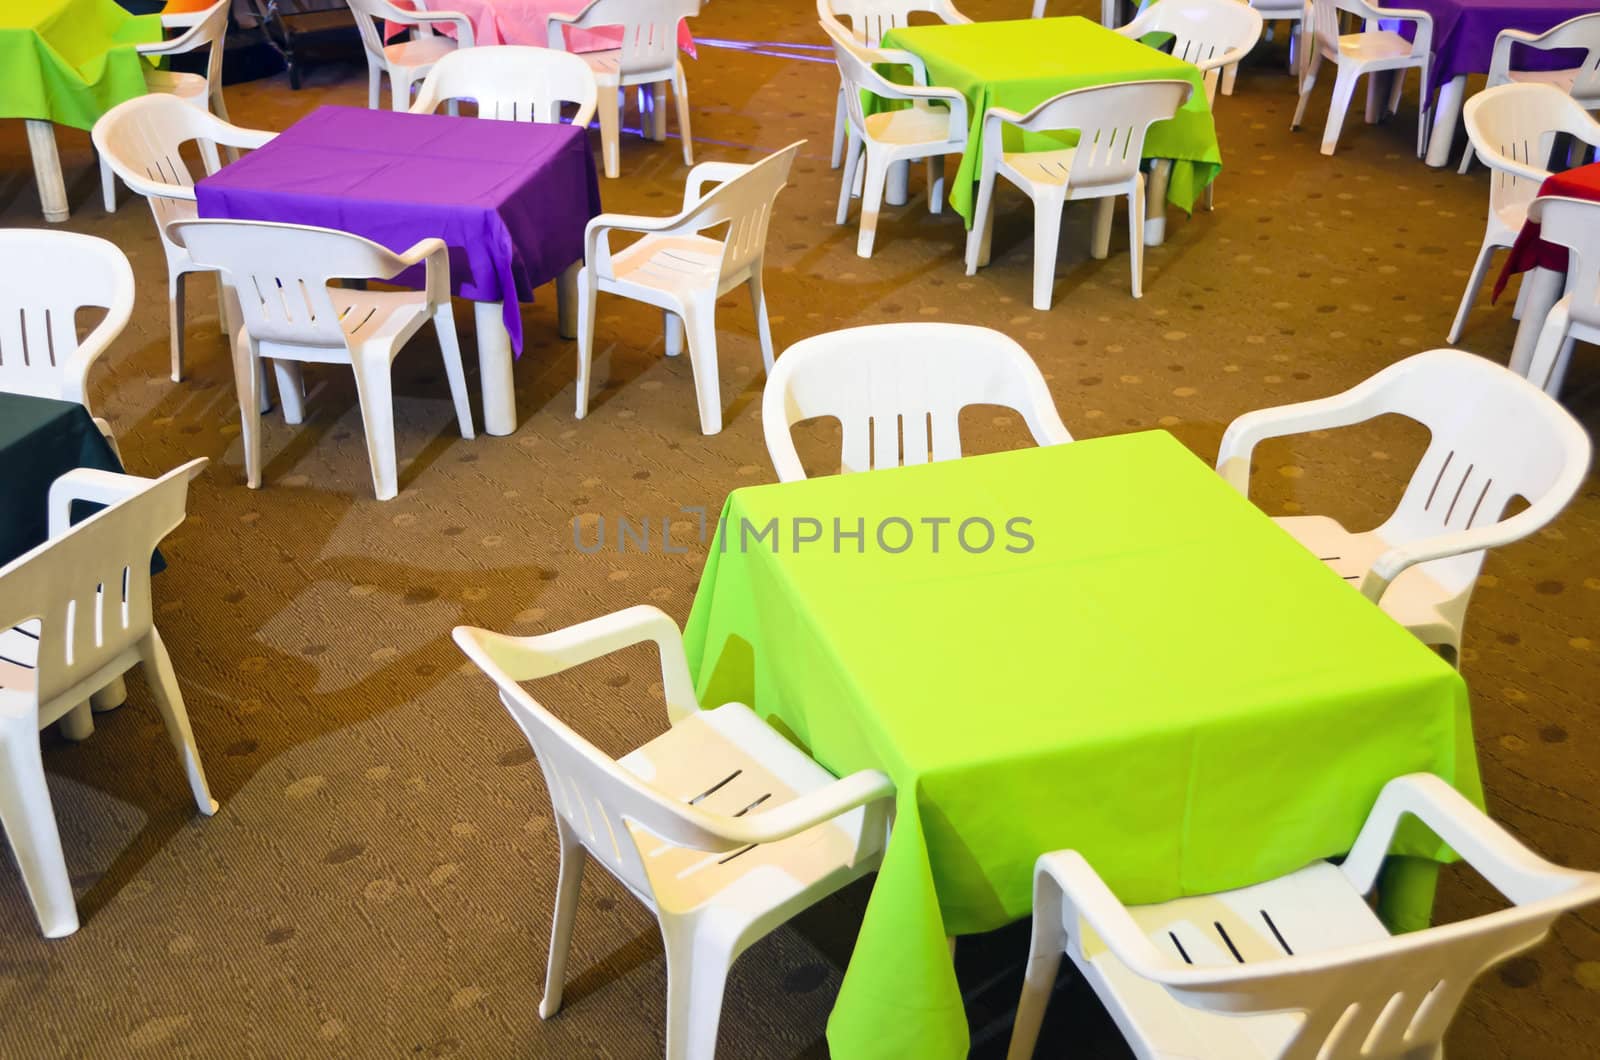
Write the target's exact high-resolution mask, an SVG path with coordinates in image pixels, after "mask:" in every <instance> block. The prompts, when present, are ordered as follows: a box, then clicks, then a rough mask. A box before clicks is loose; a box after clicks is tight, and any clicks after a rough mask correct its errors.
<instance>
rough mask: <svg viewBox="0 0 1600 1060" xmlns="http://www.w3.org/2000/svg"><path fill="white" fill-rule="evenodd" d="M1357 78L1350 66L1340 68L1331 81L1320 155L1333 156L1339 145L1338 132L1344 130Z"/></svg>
mask: <svg viewBox="0 0 1600 1060" xmlns="http://www.w3.org/2000/svg"><path fill="white" fill-rule="evenodd" d="M1359 76H1360V75H1358V74H1357V73H1356V72H1355V68H1354V67H1352V66H1340V67H1339V72H1338V73H1337V74H1336V75H1335V76H1334V80H1333V101H1332V102H1331V103H1329V104H1328V125H1327V128H1325V129H1323V130H1322V153H1323V154H1325V155H1331V154H1333V151H1334V148H1335V147H1337V146H1338V144H1339V130H1340V129H1342V128H1344V116H1345V113H1346V112H1347V111H1349V109H1350V100H1351V99H1352V98H1353V97H1354V96H1355V94H1356V81H1357V80H1358V79H1359Z"/></svg>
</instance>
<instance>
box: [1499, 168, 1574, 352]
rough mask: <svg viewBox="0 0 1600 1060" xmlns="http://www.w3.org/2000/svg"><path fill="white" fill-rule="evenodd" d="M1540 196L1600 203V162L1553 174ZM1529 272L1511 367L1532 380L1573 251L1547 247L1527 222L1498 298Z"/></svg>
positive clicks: (1502, 277)
mask: <svg viewBox="0 0 1600 1060" xmlns="http://www.w3.org/2000/svg"><path fill="white" fill-rule="evenodd" d="M1539 195H1540V197H1541V198H1542V197H1544V196H1547V195H1551V196H1560V197H1562V198H1568V199H1588V200H1589V201H1590V202H1600V162H1597V163H1593V164H1591V165H1587V166H1578V167H1577V168H1575V169H1569V170H1567V171H1565V172H1563V173H1552V174H1551V175H1550V176H1548V177H1546V178H1545V180H1544V183H1543V184H1540V185H1539ZM1519 272H1526V273H1527V275H1526V276H1524V277H1523V278H1522V282H1523V284H1524V285H1525V286H1526V291H1527V293H1526V296H1525V297H1523V299H1522V320H1521V322H1520V323H1519V324H1518V325H1517V338H1516V341H1515V343H1514V344H1513V345H1512V347H1511V362H1510V365H1509V367H1510V368H1511V370H1512V371H1513V372H1516V373H1518V374H1519V375H1527V374H1528V369H1529V368H1531V367H1532V366H1533V351H1534V347H1535V346H1537V345H1538V344H1539V332H1540V331H1542V330H1543V329H1544V322H1545V319H1546V318H1547V317H1549V316H1550V310H1551V308H1552V307H1554V305H1555V304H1556V302H1558V301H1560V299H1561V296H1562V295H1563V294H1565V293H1566V287H1567V248H1566V247H1564V246H1562V245H1560V244H1559V243H1546V242H1545V241H1544V240H1543V239H1542V238H1540V235H1539V223H1538V222H1537V221H1526V222H1524V223H1523V225H1522V231H1520V232H1518V233H1517V241H1516V243H1515V244H1513V245H1512V247H1511V254H1510V256H1509V257H1507V258H1506V263H1505V265H1504V266H1503V267H1502V268H1501V270H1500V276H1499V278H1498V279H1496V280H1495V283H1494V298H1495V299H1498V298H1499V297H1500V292H1501V291H1504V290H1505V288H1506V284H1507V283H1509V282H1510V280H1511V277H1512V276H1514V275H1516V274H1517V273H1519Z"/></svg>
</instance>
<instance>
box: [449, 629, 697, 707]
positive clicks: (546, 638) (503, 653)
mask: <svg viewBox="0 0 1600 1060" xmlns="http://www.w3.org/2000/svg"><path fill="white" fill-rule="evenodd" d="M452 635H453V637H454V638H455V642H456V644H458V645H459V646H460V647H461V650H462V651H463V652H465V653H466V654H467V656H468V658H471V659H473V660H474V661H476V662H484V661H488V662H492V663H493V664H495V665H496V666H498V667H500V668H502V669H504V670H505V672H506V673H508V674H510V675H511V678H512V679H513V680H515V681H533V680H536V679H538V678H541V677H549V676H551V675H553V674H558V673H561V672H562V671H565V670H570V669H572V668H573V667H574V666H578V665H581V664H583V663H586V662H593V661H594V660H595V659H599V658H601V657H603V656H606V655H610V654H612V653H614V652H617V651H620V650H622V649H623V648H628V647H632V646H633V645H635V644H643V643H644V642H645V641H654V642H655V645H656V648H657V649H658V650H659V652H660V654H661V684H662V688H663V689H664V690H665V692H666V698H667V718H668V720H669V721H671V722H673V723H677V722H678V721H681V720H682V719H683V718H686V717H689V716H690V715H692V714H694V713H695V712H696V711H698V710H699V709H700V702H699V700H698V699H696V698H695V694H694V682H693V681H692V680H690V678H689V661H688V659H687V658H686V657H685V656H684V653H683V635H682V634H681V633H680V632H679V631H678V626H677V623H675V622H673V621H672V619H671V618H669V617H668V616H667V614H666V613H665V612H663V611H661V610H659V609H658V608H654V607H650V606H648V605H645V604H640V605H638V606H635V607H629V608H626V609H624V610H622V611H614V612H612V613H611V614H609V615H602V616H600V617H599V618H591V619H589V620H588V621H586V622H579V623H578V624H577V625H573V626H568V627H567V628H565V629H558V630H556V631H555V632H553V633H543V634H540V635H538V636H533V637H509V636H506V635H505V634H503V633H492V632H490V631H489V630H485V629H474V628H473V627H471V626H457V627H456V628H455V631H454V633H453V634H452Z"/></svg>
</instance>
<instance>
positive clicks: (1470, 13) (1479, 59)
mask: <svg viewBox="0 0 1600 1060" xmlns="http://www.w3.org/2000/svg"><path fill="white" fill-rule="evenodd" d="M1390 6H1392V7H1405V8H1411V9H1415V10H1418V11H1426V12H1427V13H1428V14H1430V15H1432V16H1433V52H1432V56H1431V59H1430V61H1429V64H1428V91H1429V92H1432V91H1433V90H1434V88H1435V87H1437V89H1438V93H1439V95H1438V100H1437V102H1436V103H1435V105H1434V111H1433V132H1431V133H1430V134H1429V139H1428V156H1427V160H1428V165H1430V166H1435V167H1437V166H1443V165H1446V164H1448V163H1449V161H1450V148H1451V146H1452V145H1453V143H1454V140H1455V134H1456V126H1457V125H1458V124H1460V121H1461V104H1462V103H1463V102H1464V101H1465V98H1466V90H1467V75H1468V74H1486V73H1488V72H1489V60H1490V58H1491V56H1492V55H1493V53H1494V39H1495V37H1497V36H1498V35H1499V34H1500V31H1501V30H1507V29H1520V30H1523V31H1524V32H1527V33H1545V32H1547V31H1549V30H1552V29H1554V28H1555V27H1557V26H1559V25H1561V23H1563V22H1565V21H1567V20H1568V19H1571V18H1577V17H1578V16H1579V15H1588V14H1593V13H1594V11H1595V10H1596V6H1595V0H1404V2H1402V3H1395V4H1391V5H1390ZM1572 56H1576V58H1573V57H1572ZM1582 58H1583V54H1582V52H1572V51H1566V52H1539V51H1534V50H1532V49H1530V48H1519V49H1517V51H1516V52H1515V53H1514V54H1513V61H1514V62H1516V63H1518V64H1519V68H1521V69H1528V70H1554V69H1560V68H1563V67H1570V66H1576V65H1577V64H1578V63H1579V62H1581V61H1582Z"/></svg>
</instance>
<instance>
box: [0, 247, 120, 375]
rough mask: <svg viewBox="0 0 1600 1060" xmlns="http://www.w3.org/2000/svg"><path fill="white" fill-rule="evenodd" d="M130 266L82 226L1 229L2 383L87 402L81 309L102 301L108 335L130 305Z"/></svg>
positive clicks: (112, 334)
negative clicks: (82, 232)
mask: <svg viewBox="0 0 1600 1060" xmlns="http://www.w3.org/2000/svg"><path fill="white" fill-rule="evenodd" d="M133 291H134V288H133V269H132V267H131V266H130V265H129V264H128V258H127V256H126V255H125V254H123V253H122V251H121V250H118V249H117V247H116V245H115V244H112V243H108V242H106V241H105V240H104V239H100V238H97V237H95V236H86V235H80V234H79V233H77V232H60V231H50V230H46V229H40V228H9V229H0V390H4V391H7V392H8V393H13V394H30V395H32V396H34V397H51V398H60V399H62V400H64V401H76V402H78V403H80V404H86V401H85V398H86V394H85V391H84V383H85V378H86V376H87V375H88V370H89V365H88V364H87V363H83V361H82V359H81V358H78V357H75V356H74V354H76V353H77V351H78V347H79V339H78V324H77V316H78V310H80V309H82V308H84V307H85V306H101V307H103V308H104V309H105V310H106V316H105V319H104V320H103V321H102V322H101V323H100V324H98V325H97V326H96V331H100V332H101V333H102V334H104V341H105V342H109V341H110V340H111V339H112V338H114V337H115V336H116V334H117V333H118V332H120V331H121V330H122V328H123V326H124V325H126V324H127V322H128V316H129V315H130V314H131V313H132V312H133Z"/></svg>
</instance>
